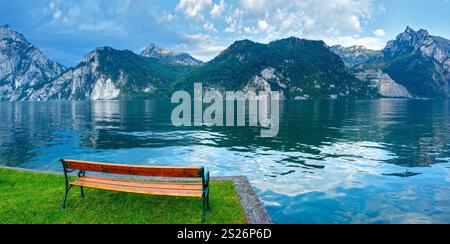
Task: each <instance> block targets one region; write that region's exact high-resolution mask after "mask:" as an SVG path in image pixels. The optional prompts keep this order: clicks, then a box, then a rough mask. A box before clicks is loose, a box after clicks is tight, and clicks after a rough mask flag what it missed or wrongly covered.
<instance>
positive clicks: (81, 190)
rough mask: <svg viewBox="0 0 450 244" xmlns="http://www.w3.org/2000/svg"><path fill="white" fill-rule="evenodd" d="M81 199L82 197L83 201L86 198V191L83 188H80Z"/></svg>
mask: <svg viewBox="0 0 450 244" xmlns="http://www.w3.org/2000/svg"><path fill="white" fill-rule="evenodd" d="M80 197H81V199H83V198H84V189H83V187H82V186H80Z"/></svg>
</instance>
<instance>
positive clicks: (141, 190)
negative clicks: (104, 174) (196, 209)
mask: <svg viewBox="0 0 450 244" xmlns="http://www.w3.org/2000/svg"><path fill="white" fill-rule="evenodd" d="M70 185H73V186H81V187H87V188H93V189H99V190H108V191H117V192H126V193H137V194H146V195H158V196H176V197H202V191H201V190H175V189H160V188H148V187H132V186H119V185H111V184H103V183H96V182H83V181H74V182H71V183H70Z"/></svg>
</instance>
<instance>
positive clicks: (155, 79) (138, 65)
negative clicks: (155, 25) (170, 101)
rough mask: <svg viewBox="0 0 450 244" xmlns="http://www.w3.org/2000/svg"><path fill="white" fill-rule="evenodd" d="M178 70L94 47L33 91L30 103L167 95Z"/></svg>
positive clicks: (129, 54) (151, 59)
mask: <svg viewBox="0 0 450 244" xmlns="http://www.w3.org/2000/svg"><path fill="white" fill-rule="evenodd" d="M182 71H183V69H182V68H180V67H174V66H172V65H168V64H161V63H159V61H158V60H156V59H153V58H145V57H142V56H139V55H136V54H134V53H133V52H131V51H119V50H115V49H113V48H110V47H102V48H97V49H96V50H94V51H93V52H91V53H89V54H88V55H86V56H85V57H84V58H83V61H82V62H81V63H80V64H78V65H77V66H76V67H74V68H72V69H69V70H68V71H67V72H65V73H64V74H62V75H61V76H60V77H58V78H57V79H55V80H54V81H53V82H52V83H49V84H47V85H46V86H44V87H43V88H41V89H39V90H38V91H36V92H35V94H34V96H33V97H31V99H32V100H113V99H127V98H146V97H151V96H154V95H156V94H159V93H165V92H167V88H168V87H169V84H170V83H171V82H173V81H174V80H175V79H176V76H177V74H178V72H182Z"/></svg>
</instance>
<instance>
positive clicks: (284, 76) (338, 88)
mask: <svg viewBox="0 0 450 244" xmlns="http://www.w3.org/2000/svg"><path fill="white" fill-rule="evenodd" d="M193 82H202V83H203V84H205V85H206V86H212V87H215V88H216V89H217V88H218V89H221V90H227V91H236V90H266V91H268V90H270V91H281V92H283V94H284V96H285V97H286V98H296V97H309V98H332V99H334V98H340V97H353V98H368V97H374V96H376V90H375V89H374V87H373V86H371V85H370V83H368V82H365V81H360V80H358V79H356V78H355V77H354V76H353V75H352V74H350V73H349V72H348V71H347V69H346V67H345V65H344V63H343V62H342V60H341V59H340V58H339V56H337V55H336V54H334V53H332V52H331V51H330V49H329V48H328V47H327V46H326V45H325V43H324V42H322V41H308V40H302V39H298V38H287V39H282V40H278V41H274V42H271V43H269V44H261V43H255V42H252V41H249V40H243V41H238V42H235V43H234V44H233V45H231V46H230V47H229V48H228V49H226V50H224V51H223V52H222V53H221V54H220V55H219V56H217V57H216V58H214V59H213V60H212V61H210V62H208V63H206V64H205V65H204V66H202V67H199V68H198V69H195V70H194V71H193V72H191V73H189V74H188V75H186V76H184V77H183V78H182V79H181V81H180V82H179V84H180V86H181V87H182V86H183V85H186V84H192V83H193ZM188 89H189V88H188Z"/></svg>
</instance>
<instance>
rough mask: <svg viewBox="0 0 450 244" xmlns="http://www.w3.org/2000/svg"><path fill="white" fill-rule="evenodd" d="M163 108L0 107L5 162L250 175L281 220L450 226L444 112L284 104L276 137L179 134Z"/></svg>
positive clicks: (423, 105) (416, 104)
mask: <svg viewBox="0 0 450 244" xmlns="http://www.w3.org/2000/svg"><path fill="white" fill-rule="evenodd" d="M171 109H172V105H170V104H169V103H168V101H163V100H159V101H132V102H131V101H98V102H18V103H12V102H8V103H0V165H7V166H13V167H23V168H32V169H41V170H51V171H59V170H60V164H59V162H58V160H59V159H60V158H73V159H82V160H92V161H107V162H114V163H128V164H146V165H203V166H205V167H207V168H208V169H209V170H210V171H211V173H212V175H216V176H218V175H222V176H225V175H246V176H247V177H249V179H250V180H251V182H252V184H253V186H254V187H255V189H256V191H257V193H258V194H259V195H260V197H261V198H262V199H263V200H264V202H265V203H266V206H267V209H268V211H269V213H270V215H271V217H272V219H273V220H274V222H276V223H450V103H449V101H427V100H419V101H418V100H389V99H383V100H372V101H286V102H284V103H283V104H282V113H281V127H280V134H279V136H278V137H276V138H261V137H259V130H258V129H257V128H226V127H225V128H207V127H200V128H176V127H174V126H172V125H171V123H170V113H171Z"/></svg>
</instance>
